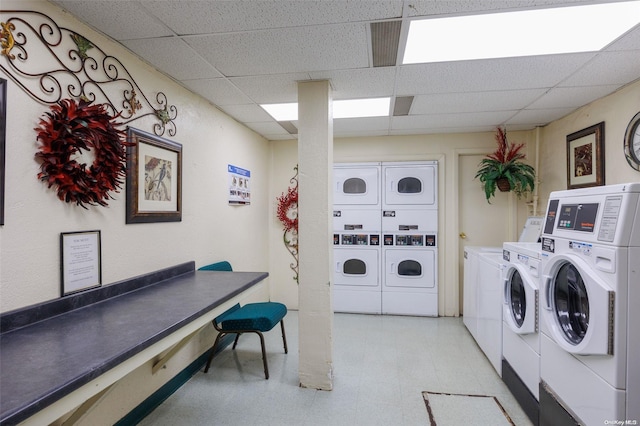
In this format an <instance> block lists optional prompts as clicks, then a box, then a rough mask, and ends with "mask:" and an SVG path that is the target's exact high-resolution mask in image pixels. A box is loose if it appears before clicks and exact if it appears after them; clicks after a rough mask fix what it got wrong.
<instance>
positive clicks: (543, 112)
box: [505, 108, 575, 126]
mask: <svg viewBox="0 0 640 426" xmlns="http://www.w3.org/2000/svg"><path fill="white" fill-rule="evenodd" d="M573 111H575V108H555V109H529V110H522V111H519V112H518V113H517V114H515V115H514V116H513V117H511V118H510V119H509V120H508V121H507V122H506V123H505V124H507V125H512V124H513V125H519V124H529V125H536V126H544V125H547V124H549V123H551V122H552V121H554V120H558V119H560V118H562V117H564V116H566V115H567V114H570V113H572V112H573Z"/></svg>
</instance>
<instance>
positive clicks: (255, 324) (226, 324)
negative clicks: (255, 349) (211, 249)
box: [198, 261, 289, 379]
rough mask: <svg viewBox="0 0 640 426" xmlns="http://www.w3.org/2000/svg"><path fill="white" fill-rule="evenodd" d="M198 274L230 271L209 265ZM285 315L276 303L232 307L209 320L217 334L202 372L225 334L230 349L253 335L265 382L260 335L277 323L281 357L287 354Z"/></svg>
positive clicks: (224, 264)
mask: <svg viewBox="0 0 640 426" xmlns="http://www.w3.org/2000/svg"><path fill="white" fill-rule="evenodd" d="M198 270H199V271H232V268H231V264H230V263H229V262H227V261H222V262H217V263H213V264H211V265H206V266H203V267H201V268H199V269H198ZM285 315H287V307H286V306H285V305H283V304H282V303H278V302H260V303H248V304H246V305H244V306H242V307H241V306H240V304H239V303H238V304H236V305H234V306H232V307H231V308H230V309H228V310H227V311H225V312H223V313H222V314H221V315H218V316H217V317H216V318H214V319H213V321H212V322H213V327H214V328H215V329H216V330H217V331H218V336H217V337H216V340H215V342H214V343H213V346H212V347H211V353H210V354H209V359H208V360H207V366H206V367H205V369H204V372H205V373H207V372H208V371H209V367H210V366H211V361H212V360H213V356H214V354H215V353H216V349H217V347H218V345H219V344H220V342H221V340H222V339H223V338H224V337H225V336H226V335H228V334H235V335H236V338H235V340H234V341H233V347H232V349H235V348H236V345H237V344H238V338H239V337H240V335H241V334H242V333H256V334H257V335H258V336H259V337H260V346H261V347H262V364H263V365H264V377H265V379H269V366H268V365H267V351H266V349H265V345H264V335H263V334H262V333H266V332H267V331H269V330H271V329H272V328H273V327H275V326H276V324H278V323H280V328H281V330H282V342H283V343H284V353H285V354H286V353H289V350H288V348H287V337H286V335H285V332H284V320H283V319H284V316H285Z"/></svg>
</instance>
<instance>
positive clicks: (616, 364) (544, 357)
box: [540, 183, 640, 426]
mask: <svg viewBox="0 0 640 426" xmlns="http://www.w3.org/2000/svg"><path fill="white" fill-rule="evenodd" d="M541 263H542V280H541V300H540V305H541V308H540V315H541V331H542V333H541V335H540V339H541V340H540V343H541V346H540V355H541V357H540V361H541V369H540V376H541V383H540V424H542V425H551V424H553V425H554V426H556V425H558V424H562V422H561V421H560V420H559V419H560V418H559V416H558V415H557V413H559V412H561V413H564V414H565V416H564V417H563V419H564V420H565V421H567V424H569V423H570V422H571V421H579V422H580V423H582V424H585V425H587V426H591V425H598V426H601V425H603V424H637V422H640V332H639V331H638V330H639V329H638V327H637V325H638V324H640V309H639V308H638V307H639V306H640V183H631V184H619V185H611V186H603V187H594V188H585V189H577V190H571V191H558V192H553V193H551V196H550V200H549V204H548V208H547V217H546V222H545V226H544V231H543V235H542V262H541ZM551 413H554V414H553V415H552V414H551ZM571 417H573V419H572V418H571Z"/></svg>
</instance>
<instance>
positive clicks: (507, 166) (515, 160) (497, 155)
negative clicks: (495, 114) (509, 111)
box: [475, 127, 536, 203]
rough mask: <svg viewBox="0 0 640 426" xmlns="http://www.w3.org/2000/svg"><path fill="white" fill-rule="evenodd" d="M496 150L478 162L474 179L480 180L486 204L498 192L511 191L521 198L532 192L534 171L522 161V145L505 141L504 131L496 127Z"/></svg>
mask: <svg viewBox="0 0 640 426" xmlns="http://www.w3.org/2000/svg"><path fill="white" fill-rule="evenodd" d="M496 143H497V144H498V148H497V149H496V150H495V151H494V152H493V153H491V154H489V155H487V157H486V158H483V159H482V161H480V164H479V166H480V168H479V169H478V172H477V173H476V176H475V178H476V179H479V180H480V183H481V184H482V189H483V190H484V194H485V196H486V198H487V202H488V203H491V201H490V199H491V197H493V196H494V195H495V193H496V188H498V189H500V191H503V192H507V191H513V192H515V194H516V195H517V196H518V198H521V197H522V196H523V195H524V194H525V193H527V192H532V191H533V188H534V185H535V175H536V174H535V171H534V169H533V167H531V166H530V165H528V164H526V163H525V162H524V161H523V160H524V159H525V158H526V157H525V155H524V154H523V153H522V152H520V151H521V150H522V148H523V147H524V144H523V143H519V144H512V143H509V141H508V140H507V132H506V130H504V129H502V128H500V127H498V129H497V130H496Z"/></svg>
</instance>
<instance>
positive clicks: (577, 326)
mask: <svg viewBox="0 0 640 426" xmlns="http://www.w3.org/2000/svg"><path fill="white" fill-rule="evenodd" d="M590 272H591V273H590ZM613 297H614V292H613V291H611V290H609V289H608V288H607V286H606V285H605V284H604V283H603V282H602V281H601V280H600V279H599V278H598V277H597V275H596V274H595V273H594V272H593V271H590V270H589V266H588V265H587V264H586V263H585V262H584V261H582V260H581V259H580V258H578V257H573V256H565V255H558V256H554V257H553V258H552V259H551V260H550V261H549V263H548V264H547V266H546V267H545V270H544V301H543V309H541V313H542V316H543V321H545V325H546V326H547V329H548V331H549V334H550V336H549V337H551V338H552V339H553V340H554V341H555V342H556V343H557V344H558V345H559V346H560V347H562V348H563V349H564V350H566V351H567V352H570V353H574V354H580V355H610V354H612V353H613V330H612V327H610V325H611V322H612V321H613Z"/></svg>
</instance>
